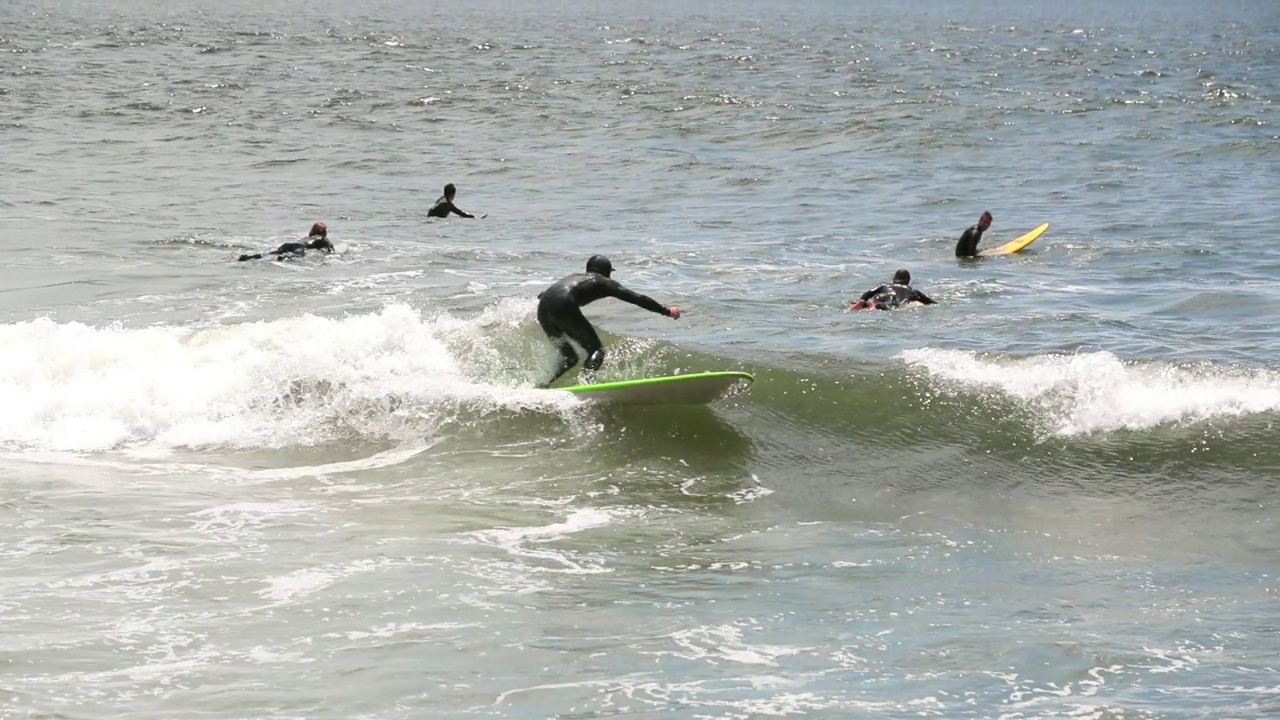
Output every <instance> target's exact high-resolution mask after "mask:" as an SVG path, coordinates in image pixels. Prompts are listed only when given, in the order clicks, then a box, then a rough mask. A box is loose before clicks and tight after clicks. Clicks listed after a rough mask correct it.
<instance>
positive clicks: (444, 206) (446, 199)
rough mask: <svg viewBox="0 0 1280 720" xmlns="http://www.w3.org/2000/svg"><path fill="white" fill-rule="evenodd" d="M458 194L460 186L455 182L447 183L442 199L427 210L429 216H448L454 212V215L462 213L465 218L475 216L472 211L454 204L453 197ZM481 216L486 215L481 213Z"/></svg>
mask: <svg viewBox="0 0 1280 720" xmlns="http://www.w3.org/2000/svg"><path fill="white" fill-rule="evenodd" d="M457 194H458V188H456V187H454V186H453V183H449V184H448V185H445V186H444V195H441V196H440V199H439V200H436V204H435V205H432V206H431V209H430V210H428V211H427V217H433V218H446V217H449V213H453V214H454V215H461V216H462V217H464V218H473V217H475V215H472V214H471V213H469V212H466V211H464V210H462V209H461V208H459V207H458V206H457V205H454V204H453V198H454V197H455V196H456V195H457ZM480 217H484V215H481V216H480Z"/></svg>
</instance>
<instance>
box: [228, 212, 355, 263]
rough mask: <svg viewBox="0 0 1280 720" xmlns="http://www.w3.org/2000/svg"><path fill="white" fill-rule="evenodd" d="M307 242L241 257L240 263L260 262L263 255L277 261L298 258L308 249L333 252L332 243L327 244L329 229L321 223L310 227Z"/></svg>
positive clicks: (293, 243) (294, 243) (285, 245)
mask: <svg viewBox="0 0 1280 720" xmlns="http://www.w3.org/2000/svg"><path fill="white" fill-rule="evenodd" d="M307 240H308V241H309V242H291V243H285V244H283V245H281V246H280V247H278V248H276V249H275V250H272V251H271V252H268V253H254V254H252V255H241V256H240V261H241V262H244V261H245V260H261V259H262V256H263V255H275V256H276V259H277V260H285V259H291V258H300V257H302V256H304V255H306V254H307V250H308V249H310V250H323V251H324V252H325V253H331V252H333V243H331V242H329V228H328V227H326V226H325V224H324V223H322V222H318V223H316V224H315V225H312V226H311V233H310V234H309V235H307Z"/></svg>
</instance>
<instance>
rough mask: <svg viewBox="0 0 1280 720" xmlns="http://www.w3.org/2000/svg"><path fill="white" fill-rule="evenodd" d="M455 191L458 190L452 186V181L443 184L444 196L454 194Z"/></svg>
mask: <svg viewBox="0 0 1280 720" xmlns="http://www.w3.org/2000/svg"><path fill="white" fill-rule="evenodd" d="M456 192H458V188H456V187H454V186H453V183H449V184H448V185H445V186H444V194H445V197H448V196H450V195H453V194H454V193H456Z"/></svg>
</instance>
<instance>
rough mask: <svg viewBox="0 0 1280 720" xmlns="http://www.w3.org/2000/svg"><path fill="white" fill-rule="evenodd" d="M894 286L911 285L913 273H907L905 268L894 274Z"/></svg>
mask: <svg viewBox="0 0 1280 720" xmlns="http://www.w3.org/2000/svg"><path fill="white" fill-rule="evenodd" d="M893 284H894V285H910V284H911V273H909V272H907V271H906V269H905V268H903V269H901V270H899V271H898V272H896V273H894V274H893Z"/></svg>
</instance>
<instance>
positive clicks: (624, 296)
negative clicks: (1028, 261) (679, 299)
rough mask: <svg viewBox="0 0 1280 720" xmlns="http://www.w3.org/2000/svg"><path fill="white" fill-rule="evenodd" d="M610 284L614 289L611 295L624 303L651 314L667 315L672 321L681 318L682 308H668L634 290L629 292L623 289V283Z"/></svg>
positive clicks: (614, 282) (613, 282)
mask: <svg viewBox="0 0 1280 720" xmlns="http://www.w3.org/2000/svg"><path fill="white" fill-rule="evenodd" d="M610 282H612V284H613V286H614V287H613V288H612V292H610V293H609V295H611V296H613V297H616V298H618V299H619V300H622V301H623V302H629V303H631V304H632V305H635V306H636V307H642V308H644V309H645V310H648V311H650V312H656V313H658V314H659V315H666V316H667V317H669V318H672V319H678V318H679V317H680V308H678V307H667V306H666V305H663V304H662V303H660V302H658V301H657V300H654V299H653V298H651V297H649V296H648V295H641V294H640V293H638V292H635V291H634V290H628V289H627V288H625V287H623V286H622V284H621V283H618V282H617V281H610Z"/></svg>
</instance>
